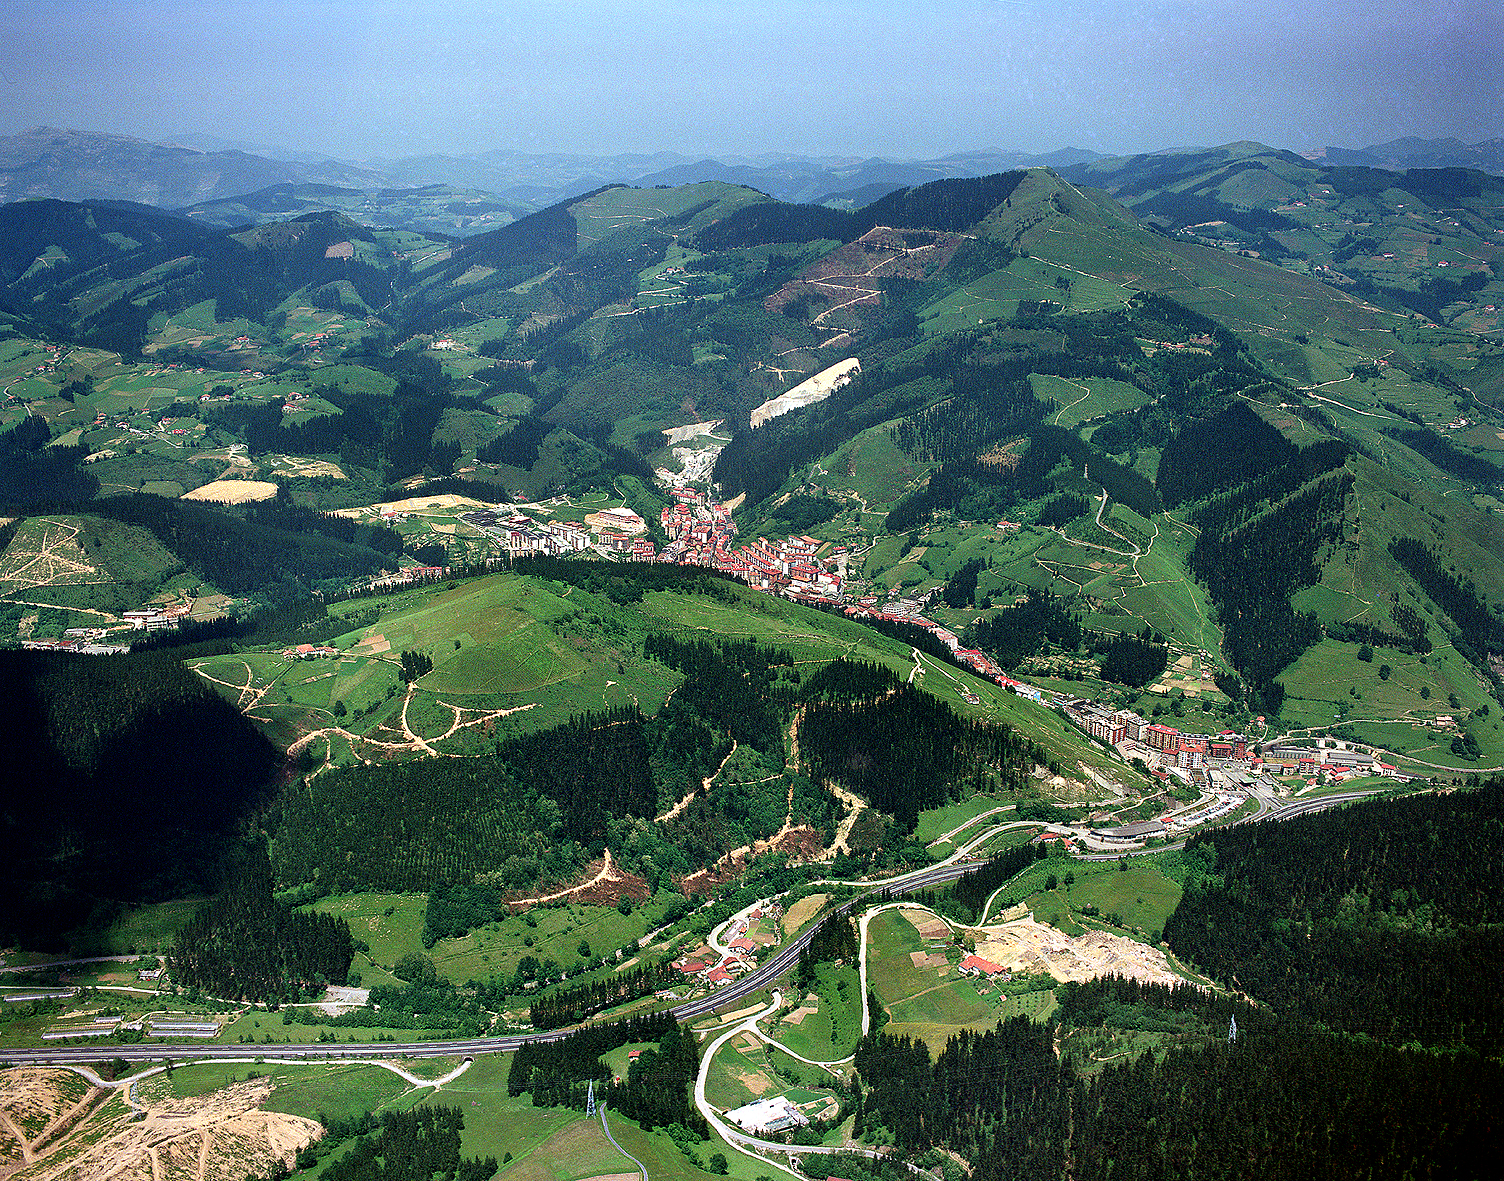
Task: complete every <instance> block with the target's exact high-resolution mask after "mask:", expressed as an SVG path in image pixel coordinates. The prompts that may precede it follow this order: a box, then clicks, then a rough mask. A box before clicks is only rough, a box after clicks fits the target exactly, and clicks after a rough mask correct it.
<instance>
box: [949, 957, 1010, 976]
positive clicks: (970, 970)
mask: <svg viewBox="0 0 1504 1181" xmlns="http://www.w3.org/2000/svg"><path fill="white" fill-rule="evenodd" d="M1006 971H1007V969H1006V968H1004V967H1003V966H1002V964H994V963H993V962H992V961H991V960H984V959H983V958H982V957H981V956H979V955H969V956H967V957H966V958H965V959H964V960H962V961H961V963H960V972H961V975H963V976H1001V975H1003V974H1004V973H1005V972H1006Z"/></svg>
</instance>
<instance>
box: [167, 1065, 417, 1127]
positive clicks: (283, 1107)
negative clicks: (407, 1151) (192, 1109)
mask: <svg viewBox="0 0 1504 1181" xmlns="http://www.w3.org/2000/svg"><path fill="white" fill-rule="evenodd" d="M253 1076H254V1077H260V1078H266V1079H270V1080H271V1082H272V1084H273V1090H272V1094H271V1098H270V1099H268V1100H267V1101H266V1103H265V1105H264V1106H265V1108H266V1110H268V1111H282V1112H286V1113H288V1114H289V1115H301V1116H305V1117H307V1118H309V1119H318V1118H319V1117H320V1116H328V1117H329V1118H331V1119H347V1118H349V1117H350V1116H355V1115H359V1114H360V1113H361V1112H363V1111H371V1112H380V1111H383V1110H388V1109H391V1108H394V1107H395V1108H405V1107H408V1106H411V1103H410V1102H404V1099H410V1098H411V1096H410V1095H409V1092H411V1091H413V1087H412V1085H411V1084H410V1083H408V1082H407V1080H406V1079H404V1078H402V1077H401V1076H399V1075H396V1074H393V1073H392V1072H391V1071H390V1070H386V1069H384V1068H382V1067H380V1066H361V1065H348V1066H314V1065H307V1066H305V1065H302V1064H295V1063H281V1062H268V1063H265V1064H264V1065H256V1066H247V1065H245V1064H244V1063H228V1062H227V1063H224V1064H222V1065H221V1064H217V1063H212V1062H205V1063H197V1064H194V1065H190V1066H179V1067H178V1068H177V1069H175V1070H174V1071H173V1072H172V1073H171V1074H170V1075H159V1076H156V1078H155V1079H153V1080H149V1081H148V1082H144V1083H141V1084H139V1086H140V1088H141V1089H142V1090H143V1092H144V1091H145V1089H146V1088H147V1087H148V1086H150V1085H152V1083H153V1082H155V1083H156V1085H157V1086H159V1087H161V1088H163V1089H164V1090H165V1091H166V1093H168V1094H171V1095H173V1096H176V1097H178V1098H187V1097H189V1096H194V1095H207V1094H209V1093H211V1092H213V1091H217V1090H219V1089H220V1088H222V1087H226V1086H229V1085H230V1084H231V1083H235V1082H242V1081H244V1080H245V1079H247V1078H250V1077H253ZM143 1097H144V1095H143Z"/></svg>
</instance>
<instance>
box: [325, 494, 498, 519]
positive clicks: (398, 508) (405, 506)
mask: <svg viewBox="0 0 1504 1181" xmlns="http://www.w3.org/2000/svg"><path fill="white" fill-rule="evenodd" d="M484 507H485V506H484V505H483V504H482V503H481V502H480V501H479V500H476V499H475V498H474V497H470V496H456V495H455V494H454V493H452V492H442V493H439V494H438V495H436V496H409V497H408V498H407V499H406V500H389V501H386V502H384V503H382V504H372V505H367V506H366V507H365V508H342V509H338V510H336V511H335V514H334V515H335V516H337V517H356V518H360V517H369V516H371V515H372V514H375V513H421V512H424V511H435V510H437V511H447V510H450V509H457V508H484Z"/></svg>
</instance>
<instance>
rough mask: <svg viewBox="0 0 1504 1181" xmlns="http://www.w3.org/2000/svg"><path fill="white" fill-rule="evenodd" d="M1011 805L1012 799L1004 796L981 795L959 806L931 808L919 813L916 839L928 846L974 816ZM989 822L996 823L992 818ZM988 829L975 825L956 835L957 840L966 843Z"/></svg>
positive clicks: (947, 805) (981, 824) (915, 831)
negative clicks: (969, 838) (968, 839)
mask: <svg viewBox="0 0 1504 1181" xmlns="http://www.w3.org/2000/svg"><path fill="white" fill-rule="evenodd" d="M1011 803H1013V801H1012V800H1011V799H1007V798H1006V797H1003V796H992V795H985V794H979V795H974V796H972V797H971V798H970V799H967V800H963V801H962V802H961V803H959V804H946V805H944V806H943V807H940V808H931V809H929V810H928V811H924V812H921V813H919V820H918V822H917V823H916V824H915V825H914V839H915V840H916V841H918V842H920V843H921V844H928V843H929V842H930V841H933V840H934V839H935V838H936V837H938V836H940V835H941V834H942V833H946V832H949V831H950V830H951V829H953V828H955V827H956V826H957V825H960V824H964V823H965V822H966V821H968V820H970V819H971V818H972V817H973V816H980V815H981V814H982V813H983V812H990V811H991V810H992V809H993V808H1001V807H1004V806H1006V805H1009V804H1011ZM988 821H989V822H990V823H996V821H992V819H991V817H989V818H988ZM986 827H987V825H986V824H985V823H980V822H979V823H977V824H973V825H972V826H971V827H970V828H967V829H964V830H962V831H961V832H960V833H958V834H956V839H957V840H958V841H965V840H966V839H967V838H968V837H974V836H976V835H977V834H978V833H981V832H983V831H984V830H985V829H986Z"/></svg>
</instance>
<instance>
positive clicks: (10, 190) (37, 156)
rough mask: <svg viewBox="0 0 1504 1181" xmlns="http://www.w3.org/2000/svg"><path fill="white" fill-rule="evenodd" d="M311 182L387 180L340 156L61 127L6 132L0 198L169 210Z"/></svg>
mask: <svg viewBox="0 0 1504 1181" xmlns="http://www.w3.org/2000/svg"><path fill="white" fill-rule="evenodd" d="M308 182H312V183H316V184H335V185H355V184H362V183H373V184H378V185H379V184H382V183H383V182H382V181H381V180H380V179H379V178H378V177H377V176H376V175H375V174H374V173H372V172H370V171H368V170H366V169H362V168H360V167H358V166H355V165H349V164H340V163H336V162H334V161H327V160H326V161H323V162H320V163H318V164H295V163H291V162H287V161H276V160H268V159H265V158H264V157H261V156H253V155H248V154H247V153H245V152H239V151H218V152H201V151H197V150H196V149H193V148H186V147H174V146H169V145H166V144H155V143H148V142H147V141H145V140H139V139H131V138H129V137H127V136H122V135H98V134H93V133H89V132H81V131H64V130H60V129H58V128H55V127H34V128H32V129H31V130H29V131H23V132H20V133H19V134H17V135H10V136H5V137H3V138H0V201H18V200H21V199H23V198H26V197H57V198H61V199H64V200H70V201H77V200H82V199H94V198H107V199H111V200H120V201H137V202H141V203H143V204H148V205H159V206H164V207H169V208H170V207H175V206H182V205H191V204H193V203H194V202H195V201H203V200H210V199H213V198H218V197H231V196H234V195H236V194H238V193H249V192H253V191H255V190H257V189H262V188H265V187H267V186H268V185H274V184H286V183H308Z"/></svg>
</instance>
